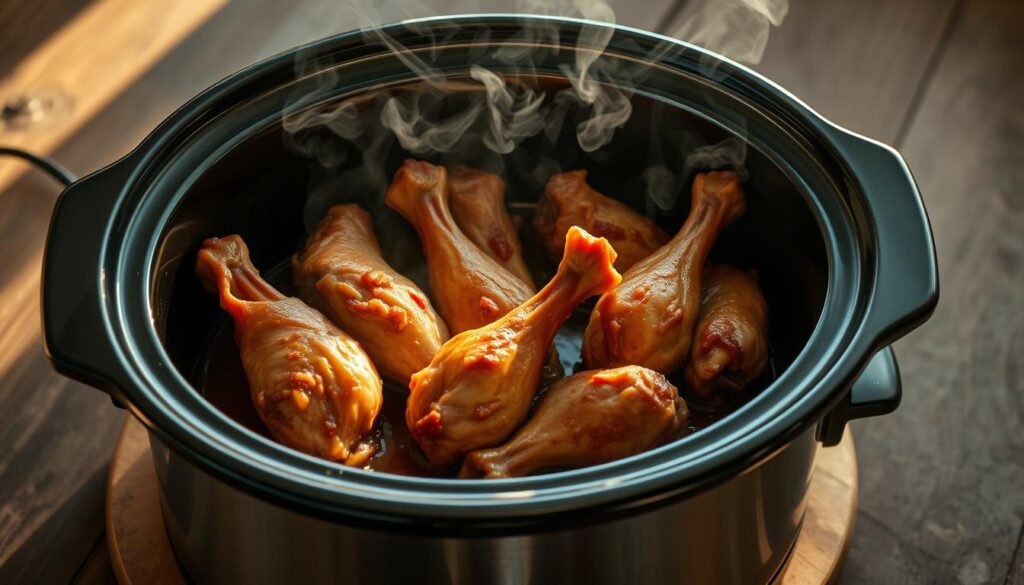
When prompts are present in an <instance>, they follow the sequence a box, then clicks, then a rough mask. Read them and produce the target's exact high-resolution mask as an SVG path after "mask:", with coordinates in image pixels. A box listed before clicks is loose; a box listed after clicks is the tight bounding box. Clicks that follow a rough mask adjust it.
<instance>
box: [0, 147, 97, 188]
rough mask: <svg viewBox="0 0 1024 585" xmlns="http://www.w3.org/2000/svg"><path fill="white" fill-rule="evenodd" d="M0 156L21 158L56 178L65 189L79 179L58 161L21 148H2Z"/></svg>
mask: <svg viewBox="0 0 1024 585" xmlns="http://www.w3.org/2000/svg"><path fill="white" fill-rule="evenodd" d="M0 156H13V157H15V158H20V159H21V160H24V161H26V162H28V163H29V164H31V165H32V166H34V167H36V168H37V169H39V170H41V171H43V172H44V173H46V174H48V175H50V176H51V177H53V178H54V180H56V181H57V182H59V183H60V184H62V185H64V186H65V187H68V186H70V185H71V183H74V182H75V181H76V180H77V179H78V177H76V176H75V174H74V173H72V172H71V171H69V170H67V169H66V168H64V166H63V165H61V164H60V163H58V162H57V161H55V160H53V159H51V158H47V157H45V156H39V155H36V154H32V153H31V152H28V151H27V150H21V149H20V148H12V147H10V146H0Z"/></svg>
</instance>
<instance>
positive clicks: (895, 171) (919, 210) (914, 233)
mask: <svg viewBox="0 0 1024 585" xmlns="http://www.w3.org/2000/svg"><path fill="white" fill-rule="evenodd" d="M834 128H835V130H836V132H835V138H836V140H837V143H838V144H839V147H840V148H841V149H842V150H843V153H844V154H845V155H846V156H845V157H844V158H845V160H846V161H847V162H848V164H849V165H850V167H851V169H850V171H851V173H850V176H851V178H852V179H853V180H854V181H857V182H858V183H859V187H860V190H861V193H862V194H863V203H864V204H865V205H866V206H867V208H868V209H867V213H866V216H867V219H868V221H869V223H870V225H871V227H872V232H873V234H872V235H873V236H874V238H873V245H872V248H871V250H870V251H869V253H872V254H874V260H875V273H874V282H873V290H872V293H871V295H870V296H869V297H868V298H869V304H868V307H867V311H866V316H865V318H864V321H863V325H862V327H861V330H860V331H859V332H858V334H857V339H856V340H855V343H856V348H855V349H856V350H859V351H863V352H864V354H870V352H871V351H874V350H877V349H879V348H881V347H883V346H886V345H889V344H891V343H892V342H894V341H896V340H897V339H899V338H900V337H902V336H904V335H906V334H907V333H909V332H910V331H912V330H913V329H915V328H916V327H918V326H919V325H921V324H922V323H924V322H925V321H926V320H927V319H928V317H929V316H931V314H932V312H933V311H934V310H935V305H936V304H937V303H938V300H939V280H938V263H937V261H936V258H935V244H934V242H933V240H932V230H931V226H930V225H929V223H928V214H927V212H926V211H925V208H924V202H923V200H922V199H921V194H920V192H919V191H918V189H917V184H916V183H915V182H914V177H913V175H911V173H910V169H909V168H907V164H906V163H905V162H904V161H903V157H902V156H900V154H899V153H898V152H896V150H894V149H893V148H891V147H889V146H886V145H884V144H881V143H879V142H875V141H874V140H871V139H868V138H865V137H863V136H859V135H857V134H853V133H851V132H848V131H846V130H843V129H841V128H838V127H834ZM855 212H856V210H855Z"/></svg>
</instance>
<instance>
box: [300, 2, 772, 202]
mask: <svg viewBox="0 0 1024 585" xmlns="http://www.w3.org/2000/svg"><path fill="white" fill-rule="evenodd" d="M344 6H345V7H346V8H347V9H349V10H350V11H351V12H352V16H354V17H355V19H356V20H357V22H359V25H360V30H361V34H362V36H363V39H364V40H365V41H366V42H367V43H368V44H372V45H380V46H383V47H386V48H387V49H388V50H389V51H390V52H391V53H392V54H394V55H395V56H396V57H397V58H398V59H399V60H400V61H401V62H402V64H403V65H404V66H405V67H407V68H408V69H409V70H410V71H411V72H413V73H414V74H415V75H416V77H417V78H418V80H419V84H418V85H417V86H416V87H414V88H409V87H408V86H407V87H404V88H403V89H401V90H394V91H390V90H381V91H377V92H371V93H369V94H364V95H361V96H360V97H359V98H353V99H350V100H345V101H337V100H332V99H331V98H332V92H333V91H334V90H335V88H336V87H337V84H338V80H339V78H338V74H337V73H336V72H335V70H334V69H332V66H333V64H332V63H323V62H319V61H317V60H315V59H307V58H303V57H302V56H300V58H299V59H298V60H297V62H296V70H297V73H298V74H299V76H300V78H303V77H304V78H305V79H307V80H313V81H306V82H304V83H300V84H299V88H298V90H297V91H296V92H295V94H294V95H293V97H292V99H291V100H290V102H289V104H288V106H287V108H286V111H285V116H284V129H285V131H286V135H287V140H288V142H289V146H290V147H291V148H293V149H294V150H297V151H299V152H302V153H304V154H306V155H309V156H312V157H315V158H316V159H317V160H318V162H319V163H320V164H321V166H322V167H323V168H325V169H328V170H330V169H336V168H342V167H343V165H344V163H345V162H346V160H347V159H348V157H349V156H353V153H357V154H358V155H359V156H361V161H360V164H358V165H355V168H354V169H351V170H349V171H345V173H346V175H345V179H344V181H345V182H346V184H347V185H348V186H349V188H350V189H358V188H366V189H369V190H371V191H374V192H376V193H380V192H382V191H383V186H384V185H386V184H387V176H386V174H385V164H386V163H385V158H386V156H385V155H386V153H387V152H389V150H390V149H391V148H392V145H393V144H394V143H396V142H397V144H398V145H399V146H401V148H402V149H403V150H404V151H406V152H408V153H411V154H414V155H417V156H422V157H439V158H442V159H444V158H445V157H446V156H449V157H454V158H457V159H458V162H466V163H474V162H476V163H478V164H481V165H482V164H483V163H481V162H480V161H481V160H483V159H484V158H486V157H490V158H489V159H488V160H490V161H492V162H493V161H497V162H496V163H494V164H491V166H497V167H499V168H500V167H501V166H503V165H504V164H505V163H504V162H501V161H502V157H509V156H511V157H512V158H513V159H515V158H516V157H518V158H520V159H521V158H523V157H524V156H529V155H528V154H524V153H523V152H522V150H523V149H519V148H518V147H519V145H521V144H522V143H523V141H524V140H527V139H529V138H531V137H535V136H544V137H545V138H546V139H547V140H548V141H549V142H551V143H554V142H556V139H557V138H558V137H559V136H560V135H561V133H562V132H563V127H564V126H565V125H566V124H569V123H571V124H574V126H570V127H569V128H572V129H573V130H574V131H575V136H576V141H577V143H578V145H579V148H580V150H582V151H584V152H589V153H592V152H596V151H599V150H601V149H602V148H603V147H605V146H606V145H608V144H609V143H610V142H611V141H612V139H613V138H614V136H615V133H616V131H617V130H618V129H620V128H622V127H623V126H624V125H625V124H626V123H627V122H628V121H629V119H630V117H631V116H632V113H633V105H632V98H633V93H634V89H635V87H636V85H637V84H638V83H639V82H640V81H642V78H643V76H644V75H646V74H647V73H648V69H647V68H646V67H643V66H638V67H635V71H630V70H623V68H622V66H621V64H615V65H613V61H614V60H611V59H605V58H603V57H604V51H605V48H606V47H607V45H608V43H609V41H610V40H611V37H612V34H613V32H614V31H613V29H612V28H610V27H606V26H583V27H582V30H581V31H580V34H579V35H578V38H576V39H573V40H572V41H571V42H572V45H573V47H571V48H572V49H573V50H574V60H573V61H572V62H571V63H565V64H563V65H562V67H561V68H562V73H563V75H564V77H565V78H566V79H567V80H568V82H569V86H568V87H565V88H564V89H561V90H559V91H557V92H550V91H549V92H544V91H539V90H537V89H534V88H532V87H530V86H529V84H528V83H527V82H525V81H524V80H528V79H529V78H531V77H532V76H533V75H534V74H535V73H536V68H535V63H539V62H540V60H541V59H545V58H546V57H547V56H549V55H550V54H551V53H552V52H558V51H562V50H566V49H567V48H570V47H568V44H569V42H570V41H569V40H567V39H562V38H561V37H560V33H559V28H558V27H557V26H555V25H554V24H553V23H551V22H550V21H545V20H543V19H536V20H529V21H525V20H524V25H523V27H522V30H521V31H520V32H519V33H518V34H517V36H516V37H515V38H513V39H510V40H509V41H507V42H505V43H504V44H502V45H500V46H498V47H496V48H495V47H494V46H493V45H492V46H491V47H490V48H488V49H476V52H475V53H474V52H473V49H470V50H469V52H468V60H469V62H468V63H467V65H469V77H468V78H467V77H460V78H457V79H452V78H449V77H448V76H447V75H446V74H445V73H444V72H443V71H441V70H439V69H438V68H437V67H436V66H435V65H434V64H433V59H434V57H435V54H434V53H433V51H431V50H429V49H428V50H422V49H418V50H411V49H410V48H408V47H406V46H403V45H402V44H401V43H400V42H399V41H398V40H397V39H395V38H394V37H392V36H391V35H389V34H388V32H387V30H386V29H384V28H382V24H383V23H384V22H385V21H395V20H401V19H405V18H410V17H415V16H421V15H425V14H429V13H430V11H429V9H426V8H425V7H422V6H417V5H415V4H412V3H410V2H406V1H403V2H397V3H395V4H394V5H389V4H387V3H383V7H382V3H380V2H374V1H373V0H356V1H353V2H351V3H349V4H346V5H344ZM787 10H788V0H703V2H702V3H701V4H699V5H698V6H696V7H694V6H693V2H690V6H688V8H687V11H688V13H689V16H688V17H687V18H686V19H685V20H684V22H683V23H682V25H681V26H680V27H679V28H678V29H677V31H675V36H677V37H678V38H681V39H683V40H687V41H690V42H693V43H695V44H698V45H701V46H704V47H706V48H708V49H711V50H713V51H716V52H718V53H721V54H723V55H725V56H727V57H729V58H732V59H734V60H736V61H740V62H743V63H746V64H756V63H758V62H759V61H760V59H761V56H762V54H763V52H764V48H765V44H766V42H767V39H768V33H769V31H770V28H771V26H778V25H779V24H780V23H781V22H782V19H783V18H784V17H785V15H786V12H787ZM518 12H522V13H529V14H536V15H544V16H570V17H578V18H583V19H587V20H590V21H594V22H598V23H608V24H614V23H615V14H614V12H613V11H612V9H611V8H610V7H609V6H608V5H607V4H605V3H604V2H602V1H601V0H520V2H519V4H518ZM417 26H421V27H422V33H423V34H424V35H429V34H434V35H436V34H455V33H456V32H457V29H456V28H455V27H451V28H449V29H447V30H449V31H451V32H449V33H437V32H436V30H435V29H431V28H428V27H427V26H426V25H419V24H417V23H415V22H412V23H407V24H406V27H407V28H413V29H414V30H415V27H417ZM449 38H450V37H445V38H436V37H435V38H433V39H431V41H432V42H433V43H434V46H441V45H443V44H444V43H446V42H447V41H448V40H449ZM666 45H667V44H666ZM484 50H486V51H489V52H488V53H486V54H484V53H483V52H482V51H484ZM671 50H673V49H672V48H671V47H668V46H666V47H664V48H663V49H662V51H663V52H660V53H659V52H655V54H652V55H651V60H657V59H658V58H660V57H662V56H664V54H666V53H667V52H669V51H671ZM485 60H486V61H488V62H491V63H495V62H496V63H499V64H501V70H500V72H499V71H498V70H497V68H488V67H485V66H484V65H483V61H485ZM710 64H711V61H708V62H707V63H706V65H708V66H710ZM313 73H317V75H312V74H313ZM706 73H709V74H711V75H713V74H714V73H715V72H714V71H711V70H709V71H706ZM613 74H614V75H613ZM307 76H308V77H307ZM631 80H632V81H631ZM453 95H454V96H455V98H453ZM453 99H454V101H453ZM356 100H358V102H357V101H356ZM453 103H455V104H457V107H454V108H453ZM653 130H654V131H655V132H661V131H663V130H665V131H667V130H668V129H661V128H655V129H653ZM680 132H681V134H680V135H679V136H678V137H677V138H678V140H676V141H675V142H676V144H677V145H678V149H671V150H673V152H655V151H653V149H652V153H651V160H652V166H651V167H649V168H648V169H647V170H646V171H645V172H644V174H643V178H644V182H645V184H646V190H647V195H648V201H650V202H652V203H653V204H654V205H655V206H657V207H658V208H661V209H670V208H671V207H672V205H673V204H674V201H675V199H676V197H677V196H678V194H679V192H680V191H681V190H682V188H683V186H684V184H685V182H686V181H687V180H688V177H689V176H691V175H692V172H694V171H695V170H700V169H704V168H718V167H723V166H728V167H732V168H735V169H737V170H740V171H741V172H742V170H743V162H744V160H745V157H746V142H745V141H744V140H742V139H738V138H731V139H729V140H726V141H723V142H720V143H716V144H707V143H705V142H702V141H701V140H700V137H697V136H695V135H693V134H691V133H688V132H687V131H685V130H682V131H680ZM659 148H662V149H663V147H659ZM484 151H486V152H484ZM485 155H486V156H485ZM344 166H347V167H352V166H353V165H344ZM519 167H520V168H521V169H522V172H523V173H525V174H527V175H530V174H537V175H540V174H542V173H547V174H548V175H549V174H550V172H552V171H557V170H558V168H557V164H555V163H554V162H553V161H552V160H550V159H547V158H544V157H542V156H540V155H536V156H533V158H532V159H531V160H529V161H527V162H526V163H525V164H521V165H519ZM337 179H338V177H336V176H333V175H332V181H336V180H337ZM537 179H538V180H540V181H543V180H546V177H544V178H542V177H540V176H538V177H537Z"/></svg>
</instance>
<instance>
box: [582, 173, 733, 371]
mask: <svg viewBox="0 0 1024 585" xmlns="http://www.w3.org/2000/svg"><path fill="white" fill-rule="evenodd" d="M745 206H746V203H745V200H744V196H743V190H742V187H741V186H740V179H739V177H738V176H737V175H736V173H733V172H730V171H725V172H711V173H702V174H698V175H697V176H696V177H695V178H694V181H693V200H692V203H691V207H690V215H689V216H688V217H687V218H686V223H684V224H683V227H682V228H681V229H680V230H679V233H677V234H676V236H675V237H674V238H673V239H672V241H670V242H669V243H668V244H665V245H664V246H662V247H661V248H659V249H658V250H657V251H656V252H655V253H654V254H651V255H650V256H648V257H647V258H644V259H643V260H641V261H640V262H638V263H637V264H636V265H634V266H633V268H631V269H630V270H629V271H627V272H626V274H624V275H623V277H622V284H620V285H619V286H617V287H615V289H614V290H612V291H610V292H608V293H606V294H605V295H604V296H602V297H601V298H600V299H599V300H598V302H597V306H596V307H595V308H594V312H593V313H591V315H590V322H589V323H588V324H587V330H586V332H585V333H584V338H583V360H584V363H585V364H586V366H587V367H588V368H594V369H598V368H611V367H617V366H624V365H630V364H632V365H638V366H644V367H647V368H651V369H652V370H656V371H658V372H661V373H663V374H670V373H672V372H673V371H674V370H676V369H677V368H679V367H680V366H681V365H682V364H683V362H684V361H685V360H686V358H687V356H689V354H690V343H691V341H692V339H693V330H694V325H695V323H696V319H697V313H698V312H699V311H700V288H701V273H702V271H703V269H704V264H705V262H706V261H707V257H708V253H709V252H710V251H711V246H712V245H713V244H714V243H715V239H716V238H717V237H718V233H719V232H720V231H721V230H722V228H724V227H725V226H726V225H728V224H729V223H731V222H732V221H734V220H735V219H736V218H738V217H739V216H740V215H742V214H743V211H744V209H745Z"/></svg>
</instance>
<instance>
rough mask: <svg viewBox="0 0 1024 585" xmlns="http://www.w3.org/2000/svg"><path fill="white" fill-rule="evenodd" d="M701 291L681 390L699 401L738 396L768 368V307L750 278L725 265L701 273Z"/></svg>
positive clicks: (747, 274)
mask: <svg viewBox="0 0 1024 585" xmlns="http://www.w3.org/2000/svg"><path fill="white" fill-rule="evenodd" d="M701 290H702V297H703V299H702V301H701V307H700V316H698V317H697V330H696V333H695V334H694V337H693V348H692V349H691V350H690V361H689V363H688V364H687V365H686V385H687V387H689V388H690V389H691V390H692V391H693V392H694V393H695V394H700V395H707V394H709V393H711V392H712V391H714V390H725V391H727V392H733V393H735V392H740V391H742V390H743V389H744V388H746V387H747V385H748V384H750V383H751V382H752V381H754V380H755V379H756V378H757V377H758V376H760V375H761V372H763V371H764V368H765V366H766V365H767V364H768V303H767V302H766V301H765V299H764V295H763V294H761V289H760V288H759V287H758V286H757V276H756V275H755V274H754V273H753V272H744V271H742V270H737V269H735V268H733V267H732V266H726V265H724V264H720V265H717V266H712V267H710V268H708V269H707V270H705V271H704V284H703V286H702V287H701Z"/></svg>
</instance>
